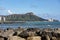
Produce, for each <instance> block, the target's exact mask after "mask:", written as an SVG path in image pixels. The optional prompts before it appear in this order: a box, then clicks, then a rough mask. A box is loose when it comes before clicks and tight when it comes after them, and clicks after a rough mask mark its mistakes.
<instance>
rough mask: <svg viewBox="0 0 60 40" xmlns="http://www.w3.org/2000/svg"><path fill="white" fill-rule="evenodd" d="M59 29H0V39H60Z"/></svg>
mask: <svg viewBox="0 0 60 40" xmlns="http://www.w3.org/2000/svg"><path fill="white" fill-rule="evenodd" d="M57 31H59V32H60V29H50V28H47V29H39V28H27V29H23V28H17V29H9V28H8V29H5V30H0V40H60V33H59V32H57Z"/></svg>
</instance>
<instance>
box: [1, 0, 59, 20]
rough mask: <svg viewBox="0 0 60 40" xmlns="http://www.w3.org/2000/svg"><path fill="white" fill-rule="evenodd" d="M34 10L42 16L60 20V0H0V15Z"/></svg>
mask: <svg viewBox="0 0 60 40" xmlns="http://www.w3.org/2000/svg"><path fill="white" fill-rule="evenodd" d="M9 12H10V13H16V14H23V13H27V12H33V13H34V14H35V15H37V16H40V17H42V18H53V19H58V20H60V0H0V15H8V14H10V13H9Z"/></svg>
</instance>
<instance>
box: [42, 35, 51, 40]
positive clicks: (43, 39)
mask: <svg viewBox="0 0 60 40" xmlns="http://www.w3.org/2000/svg"><path fill="white" fill-rule="evenodd" d="M41 40H50V37H49V36H48V35H43V36H42V38H41Z"/></svg>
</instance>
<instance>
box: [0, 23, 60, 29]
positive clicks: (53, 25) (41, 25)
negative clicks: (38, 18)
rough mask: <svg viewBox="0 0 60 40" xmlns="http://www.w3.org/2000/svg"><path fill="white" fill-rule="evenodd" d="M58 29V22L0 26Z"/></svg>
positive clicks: (1, 26) (3, 25) (59, 26)
mask: <svg viewBox="0 0 60 40" xmlns="http://www.w3.org/2000/svg"><path fill="white" fill-rule="evenodd" d="M18 27H22V28H60V22H21V23H10V24H7V23H6V24H4V23H2V24H0V28H4V29H5V28H18Z"/></svg>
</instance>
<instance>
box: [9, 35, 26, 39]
mask: <svg viewBox="0 0 60 40" xmlns="http://www.w3.org/2000/svg"><path fill="white" fill-rule="evenodd" d="M8 40H25V39H24V38H21V37H18V36H10V37H8Z"/></svg>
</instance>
